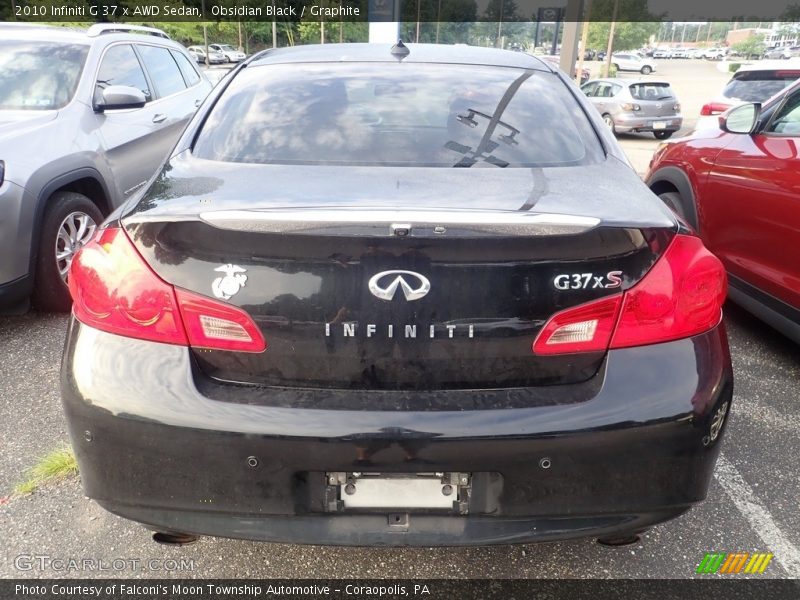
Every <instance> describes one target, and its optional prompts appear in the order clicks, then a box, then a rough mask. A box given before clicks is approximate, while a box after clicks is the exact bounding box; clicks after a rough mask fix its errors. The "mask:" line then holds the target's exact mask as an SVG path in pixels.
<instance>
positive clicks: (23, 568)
mask: <svg viewBox="0 0 800 600" xmlns="http://www.w3.org/2000/svg"><path fill="white" fill-rule="evenodd" d="M681 62H686V61H675V62H674V64H670V65H669V66H665V67H664V68H663V69H661V68H659V73H658V75H660V76H663V77H667V75H668V69H675V73H679V75H676V76H675V77H674V78H670V80H673V79H674V83H673V85H674V86H675V88H676V90H677V92H678V95H679V97H680V98H681V101H682V102H684V106H685V107H686V104H685V103H686V102H687V100H686V99H685V98H684V92H683V91H682V88H681V87H679V85H680V86H685V87H686V89H689V87H690V86H691V85H693V84H692V83H691V81H692V80H699V79H702V78H710V77H712V76H713V69H714V65H713V64H711V63H705V62H702V61H701V62H700V63H699V64H694V63H691V64H689V65H688V66H685V67H681V66H680V63H681ZM681 73H682V74H681ZM717 73H718V72H717ZM704 74H705V75H704ZM720 75H721V77H719V78H718V80H717V81H716V83H715V85H713V86H712V85H708V86H707V87H708V88H709V89H711V88H713V89H711V92H710V94H711V95H713V94H714V93H716V92H717V91H718V90H719V89H720V87H721V85H722V84H724V81H725V80H726V79H727V76H725V75H722V74H720ZM681 78H682V79H681ZM680 81H683V82H684V83H682V84H681V83H679V82H680ZM720 81H721V83H720ZM692 94H693V95H692ZM687 95H688V96H690V97H692V98H694V97H695V96H696V97H697V98H698V99H699V98H701V97H702V98H706V97H707V96H706V90H699V91H697V90H695V91H694V92H692V93H691V94H687ZM698 101H699V100H698ZM703 101H705V100H703ZM690 102H695V101H694V100H690ZM684 110H685V112H687V109H686V108H685V109H684ZM649 137H650V139H647V137H646V136H644V135H641V136H628V137H626V139H623V140H621V141H622V143H623V146H624V147H625V149H626V152H629V153H630V154H635V152H636V149H635V147H636V146H637V145H640V146H642V147H644V148H646V149H649V152H652V149H653V148H654V147H655V145H656V144H657V142H656V141H655V140H653V139H652V136H649ZM628 138H631V139H628ZM631 148H633V150H630V149H631ZM646 152H647V150H643V151H641V152H640V153H641V154H645V153H646ZM647 159H648V160H649V156H648V157H647ZM632 161H633V162H634V164H635V165H636V164H637V163H636V160H635V159H633V158H632ZM637 170H640V169H638V167H637ZM725 320H726V323H727V326H728V331H729V335H730V343H731V350H732V355H733V364H734V370H735V377H736V382H735V393H734V402H733V406H732V410H731V415H730V422H729V426H728V432H727V436H726V439H725V440H724V442H723V444H724V445H723V450H722V456H721V459H720V461H719V463H718V466H717V470H716V472H715V477H714V480H713V483H712V486H711V488H710V491H709V496H708V499H707V500H706V501H705V502H704V503H702V504H701V505H699V506H698V507H696V508H694V509H693V510H691V511H690V512H689V513H687V514H686V515H684V516H683V517H681V518H679V519H677V520H674V521H671V522H668V523H666V524H663V525H661V526H658V527H655V528H653V529H652V530H650V531H649V532H647V533H646V534H645V535H644V536H643V537H642V540H641V541H640V542H639V543H637V544H635V545H632V546H626V547H622V548H608V547H605V546H601V545H599V544H597V543H595V542H594V541H592V540H577V541H570V542H561V543H548V544H527V545H516V546H495V547H476V548H455V549H453V548H449V549H444V548H420V549H409V548H403V549H388V548H332V547H320V546H297V545H283V544H266V543H254V542H246V541H238V540H226V539H213V538H203V539H201V540H200V541H199V542H198V543H196V544H193V545H189V546H185V547H166V546H160V545H157V544H155V543H154V542H152V541H151V539H150V534H149V532H147V531H146V530H145V529H144V528H142V527H140V526H138V525H135V524H133V523H130V522H128V521H125V520H123V519H120V518H118V517H116V516H114V515H111V514H109V513H107V512H105V511H104V510H103V509H101V508H100V507H99V506H98V505H97V504H96V503H94V502H93V501H90V500H88V499H86V498H85V497H84V496H83V494H82V492H81V489H80V484H79V482H78V481H77V480H76V479H70V480H66V481H62V482H59V483H54V484H50V485H47V486H45V487H43V488H41V489H40V490H38V491H36V492H34V493H33V494H30V495H27V496H17V495H13V494H11V491H12V489H13V486H14V485H15V484H16V483H17V482H19V481H21V480H22V479H23V478H24V471H25V469H26V468H27V467H30V466H31V465H33V464H35V463H36V461H37V459H38V458H39V457H41V456H42V455H44V454H46V453H47V452H49V451H50V450H52V449H54V448H57V447H59V446H60V445H62V444H65V443H67V434H66V425H65V421H64V417H63V415H62V412H61V406H60V399H59V391H58V389H59V388H58V370H59V361H60V357H61V350H62V346H63V342H64V335H65V332H66V327H67V323H68V319H67V317H66V316H64V315H51V314H38V313H29V314H27V315H24V316H16V317H0V349H2V354H0V356H2V360H0V531H2V538H3V544H2V546H3V555H2V558H0V578H10V577H87V576H88V577H117V576H122V577H285V578H301V577H302V578H308V577H314V578H326V577H353V578H355V577H358V578H367V577H370V578H371V577H413V578H423V577H431V578H440V577H456V578H506V577H508V578H517V577H520V578H528V577H546V578H571V577H575V578H578V577H580V578H584V577H588V578H608V577H618V578H684V577H696V576H697V575H695V569H696V567H697V565H698V563H699V562H700V561H701V560H702V558H703V556H704V554H705V553H706V552H734V551H747V552H754V551H762V552H772V553H774V555H775V558H774V559H773V562H772V563H771V564H770V566H769V568H768V569H767V571H766V572H765V573H764V574H763V575H761V576H760V577H775V578H780V577H787V576H792V577H800V550H798V548H800V511H798V498H799V497H800V465H798V461H797V457H798V456H800V395H798V394H797V391H796V390H797V384H798V382H800V347H799V346H797V345H795V344H793V343H791V342H789V341H788V340H786V339H785V338H783V337H782V336H781V335H780V334H779V333H778V332H776V331H775V330H773V329H771V328H770V327H768V326H766V325H764V324H762V323H760V322H759V321H757V320H756V319H754V318H753V317H751V316H750V315H749V314H747V313H745V312H744V311H742V310H741V309H739V308H737V307H736V306H732V305H728V306H727V307H726V319H725ZM33 557H48V558H49V559H62V560H67V559H71V558H72V559H78V560H83V559H89V561H94V562H90V563H88V564H89V565H92V564H94V565H95V567H94V568H95V570H87V571H79V570H59V569H54V568H53V567H52V566H49V567H48V565H47V562H48V558H33ZM168 559H172V560H175V561H177V566H178V567H181V566H182V568H178V569H177V570H172V567H174V566H176V563H170V562H169V560H168ZM115 560H116V561H117V562H116V563H114V562H113V561H115ZM99 561H103V563H102V564H104V565H105V566H106V567H107V570H102V571H98V570H96V569H97V568H98V565H100V564H101V563H100V562H99ZM110 565H115V566H111V567H110ZM115 567H122V568H120V569H119V570H117V569H116V568H115ZM703 577H710V576H709V575H704V576H703Z"/></svg>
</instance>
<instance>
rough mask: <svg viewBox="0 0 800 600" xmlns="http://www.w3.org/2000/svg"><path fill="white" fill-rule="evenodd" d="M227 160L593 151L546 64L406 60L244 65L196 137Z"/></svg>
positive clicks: (445, 159)
mask: <svg viewBox="0 0 800 600" xmlns="http://www.w3.org/2000/svg"><path fill="white" fill-rule="evenodd" d="M194 153H195V155H196V156H198V157H200V158H206V159H211V160H217V161H228V162H246V163H280V164H328V165H380V166H426V167H473V166H474V167H532V166H558V165H577V164H584V163H587V162H596V161H598V160H600V159H602V157H603V153H602V148H601V147H600V144H599V141H598V139H597V136H596V134H595V132H594V130H593V129H592V128H591V125H590V124H589V122H588V120H587V117H586V115H585V113H584V112H583V111H582V109H581V108H580V106H579V105H578V103H577V102H576V100H575V98H574V97H572V95H571V94H570V92H569V90H568V89H567V88H566V86H564V84H563V83H562V82H561V81H560V80H559V79H558V78H557V77H556V76H555V75H553V74H552V73H546V72H541V71H527V70H522V69H515V68H497V67H483V66H472V65H470V66H458V65H435V64H423V65H420V64H413V63H409V64H403V63H396V64H395V63H379V64H375V63H349V64H341V63H338V64H337V63H325V64H309V65H276V66H262V67H251V68H248V69H246V70H245V71H243V72H241V73H240V74H239V75H238V76H237V77H236V78H235V79H234V80H233V81H232V82H231V84H230V85H229V87H228V89H227V90H226V91H225V93H224V95H223V96H222V98H221V99H220V101H219V102H218V103H217V104H216V106H215V107H214V109H213V110H212V112H211V114H210V116H209V118H208V119H207V121H206V123H205V125H204V127H203V130H202V131H201V132H200V135H199V137H198V139H197V142H196V144H195V148H194Z"/></svg>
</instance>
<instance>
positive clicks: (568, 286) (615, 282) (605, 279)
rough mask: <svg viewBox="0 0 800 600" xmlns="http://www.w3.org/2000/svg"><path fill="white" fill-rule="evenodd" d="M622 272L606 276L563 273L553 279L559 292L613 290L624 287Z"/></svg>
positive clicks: (611, 272)
mask: <svg viewBox="0 0 800 600" xmlns="http://www.w3.org/2000/svg"><path fill="white" fill-rule="evenodd" d="M621 275H622V271H609V272H608V273H606V274H605V275H595V274H594V273H563V274H561V275H556V276H555V278H553V286H554V287H555V288H556V289H557V290H590V289H591V290H593V289H597V288H601V289H607V290H608V289H612V288H618V287H619V286H620V285H622V277H621Z"/></svg>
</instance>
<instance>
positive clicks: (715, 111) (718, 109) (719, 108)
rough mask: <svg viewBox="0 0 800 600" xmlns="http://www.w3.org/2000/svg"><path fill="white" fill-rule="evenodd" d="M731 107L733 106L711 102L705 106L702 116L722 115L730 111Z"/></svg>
mask: <svg viewBox="0 0 800 600" xmlns="http://www.w3.org/2000/svg"><path fill="white" fill-rule="evenodd" d="M731 106H732V105H731V104H725V103H724V102H709V103H708V104H704V105H703V107H702V108H701V109H700V115H701V116H704V117H709V116H711V115H720V114H722V113H724V112H725V111H726V110H728V109H729V108H730V107H731Z"/></svg>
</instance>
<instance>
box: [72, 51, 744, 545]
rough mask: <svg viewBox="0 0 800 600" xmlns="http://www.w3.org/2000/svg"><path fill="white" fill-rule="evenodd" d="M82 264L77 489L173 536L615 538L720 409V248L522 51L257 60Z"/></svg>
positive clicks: (687, 487) (709, 432)
mask: <svg viewBox="0 0 800 600" xmlns="http://www.w3.org/2000/svg"><path fill="white" fill-rule="evenodd" d="M69 284H70V288H71V293H72V296H73V299H74V308H73V313H74V318H73V320H72V324H71V327H70V331H69V338H68V341H67V346H66V356H65V359H64V363H63V397H64V406H65V409H66V413H67V417H68V421H69V429H70V433H71V437H72V443H73V445H74V447H75V450H76V454H77V457H78V462H79V465H80V469H81V475H82V479H83V485H84V487H85V490H86V493H87V495H88V496H90V497H92V498H94V499H96V500H97V502H99V503H100V504H101V505H102V506H104V507H105V508H107V509H108V510H110V511H112V512H114V513H116V514H119V515H122V516H124V517H127V518H129V519H133V520H135V521H139V522H141V523H144V524H146V525H147V526H148V527H150V528H151V529H153V530H156V531H158V532H160V533H161V534H162V536H164V535H166V536H172V539H178V540H182V539H186V537H185V536H193V535H200V534H208V535H217V536H227V537H238V538H251V539H259V540H277V541H292V542H304V543H323V544H325V543H327V544H357V545H369V544H388V545H426V546H428V545H457V544H487V543H508V542H523V541H530V540H552V539H558V538H568V537H581V536H595V537H598V538H601V539H603V540H606V541H615V540H616V541H625V540H626V539H630V538H631V537H632V536H635V535H636V534H637V533H638V532H641V531H643V530H645V529H646V528H648V527H649V526H651V525H653V524H655V523H659V522H661V521H665V520H667V519H670V518H672V517H676V516H678V515H680V514H681V513H683V512H684V511H686V510H688V509H689V508H690V507H691V506H692V505H693V504H695V503H697V502H699V501H701V500H703V498H704V497H705V495H706V491H707V488H708V484H709V478H710V477H711V474H712V471H713V467H714V462H715V460H716V457H717V455H718V452H719V443H720V440H721V437H722V434H723V431H724V423H725V416H726V414H727V411H728V408H729V405H730V401H731V393H732V387H733V383H732V373H731V363H730V356H729V351H728V345H727V338H726V334H725V330H724V326H723V324H722V322H721V317H722V310H721V307H722V302H723V299H724V296H725V289H726V279H725V272H724V270H723V268H722V266H721V265H720V262H719V261H718V260H717V259H716V258H715V257H714V256H713V255H711V254H710V253H709V252H708V251H707V250H706V249H705V248H704V247H703V245H702V243H701V242H700V240H699V239H698V238H697V237H695V236H694V235H693V234H692V233H690V232H689V231H687V230H686V229H684V228H683V227H682V225H681V224H680V223H679V222H678V220H677V219H676V217H674V215H673V214H672V213H671V211H669V210H668V209H667V208H666V207H665V206H664V205H663V203H662V202H661V201H660V200H659V199H658V198H657V197H656V196H654V195H653V194H652V193H651V192H650V191H649V190H648V189H647V188H646V187H645V185H644V184H643V183H642V182H641V181H640V180H639V178H638V177H637V176H636V174H635V173H634V171H633V170H632V169H631V168H630V166H629V165H628V164H627V163H626V161H625V159H624V157H623V155H622V153H621V151H620V149H619V147H618V146H617V144H616V142H615V141H614V139H613V138H612V137H611V134H610V133H609V132H608V130H607V128H606V127H605V126H604V124H603V122H602V121H601V120H600V116H599V115H598V113H597V111H596V110H595V109H594V107H593V106H591V105H590V104H589V103H588V101H587V100H586V99H585V98H584V97H583V94H582V93H581V92H580V90H579V89H578V88H577V87H575V86H574V85H573V84H572V83H571V82H569V81H568V80H567V79H565V77H564V75H563V74H561V73H559V72H556V71H555V70H554V69H552V68H551V67H549V66H548V65H547V64H546V63H544V62H541V61H539V60H538V59H536V58H534V57H532V56H527V55H524V54H522V53H518V52H504V51H499V50H487V49H477V48H464V47H439V46H427V45H409V46H408V47H405V46H401V45H398V46H395V47H394V48H390V47H389V46H388V45H386V46H383V45H343V46H336V45H326V46H321V47H299V48H292V49H285V50H274V51H272V50H271V51H268V52H265V53H262V54H260V55H257V56H255V57H253V58H251V59H249V60H248V61H246V62H244V63H242V64H241V65H240V66H239V67H237V69H236V70H235V71H234V72H233V73H231V75H230V76H229V77H227V78H226V80H225V82H223V84H221V85H220V86H218V88H217V89H215V90H214V92H212V94H211V96H210V97H209V98H208V99H207V100H206V102H205V104H204V105H203V106H202V108H201V109H200V110H199V111H198V114H197V115H196V117H195V118H194V120H193V121H192V122H191V123H190V125H189V126H188V129H187V130H186V132H185V133H184V135H183V137H182V139H181V140H180V141H179V143H178V146H177V147H176V148H175V150H174V152H173V154H172V156H171V159H170V160H169V161H168V163H167V164H166V165H165V166H164V168H163V170H162V171H161V172H160V174H158V175H157V176H156V177H155V179H154V180H153V181H152V183H151V184H150V185H149V187H148V189H147V190H146V191H143V192H142V193H141V194H140V195H139V196H138V198H133V199H131V201H129V202H128V203H127V205H126V206H124V207H122V208H121V209H120V210H118V211H117V212H116V213H114V214H113V215H112V216H111V217H110V219H109V220H108V221H107V222H106V224H105V226H104V227H103V228H101V230H100V231H98V233H97V234H96V237H95V238H94V240H93V241H92V242H90V243H89V244H87V245H86V246H85V247H84V249H83V250H82V251H81V253H80V254H79V255H78V256H77V257H76V259H75V260H74V262H73V265H72V270H71V273H70V277H69Z"/></svg>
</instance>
